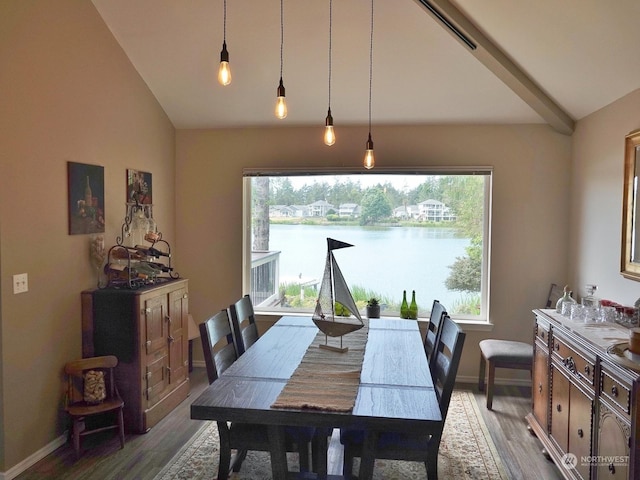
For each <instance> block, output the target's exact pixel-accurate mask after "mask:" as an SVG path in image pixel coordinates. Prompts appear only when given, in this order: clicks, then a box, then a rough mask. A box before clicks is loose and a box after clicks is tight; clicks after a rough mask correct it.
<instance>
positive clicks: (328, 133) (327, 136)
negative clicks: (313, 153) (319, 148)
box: [324, 109, 336, 147]
mask: <svg viewBox="0 0 640 480" xmlns="http://www.w3.org/2000/svg"><path fill="white" fill-rule="evenodd" d="M324 124H325V127H324V144H325V145H327V146H328V147H330V146H331V145H333V144H334V143H336V134H335V132H334V131H333V117H332V116H331V109H329V112H328V113H327V118H326V119H325V121H324Z"/></svg>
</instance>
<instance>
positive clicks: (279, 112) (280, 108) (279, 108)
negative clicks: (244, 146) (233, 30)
mask: <svg viewBox="0 0 640 480" xmlns="http://www.w3.org/2000/svg"><path fill="white" fill-rule="evenodd" d="M283 17H284V0H280V84H279V85H278V91H277V96H278V98H277V100H276V117H278V118H279V119H280V120H282V119H283V118H286V116H287V102H286V101H285V98H284V84H283V83H282V48H283V45H284V22H283Z"/></svg>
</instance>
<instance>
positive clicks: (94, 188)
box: [67, 162, 105, 235]
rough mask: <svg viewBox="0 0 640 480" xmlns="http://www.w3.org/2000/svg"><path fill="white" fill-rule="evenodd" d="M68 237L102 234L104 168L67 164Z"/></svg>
mask: <svg viewBox="0 0 640 480" xmlns="http://www.w3.org/2000/svg"><path fill="white" fill-rule="evenodd" d="M67 181H68V189H69V205H68V209H69V235H79V234H86V233H104V219H105V214H104V167H101V166H98V165H87V164H85V163H74V162H67Z"/></svg>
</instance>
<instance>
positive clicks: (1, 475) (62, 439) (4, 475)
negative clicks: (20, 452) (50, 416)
mask: <svg viewBox="0 0 640 480" xmlns="http://www.w3.org/2000/svg"><path fill="white" fill-rule="evenodd" d="M67 437H68V432H66V431H65V432H64V433H63V434H62V435H60V436H59V437H58V438H56V439H55V440H54V441H52V442H50V443H49V444H47V445H45V446H44V447H42V448H41V449H40V450H38V451H37V452H35V453H34V454H33V455H30V456H29V457H27V458H25V459H24V460H22V461H21V462H20V463H18V464H17V465H15V466H13V467H11V468H10V469H9V470H7V471H6V472H0V480H12V479H13V478H16V477H17V476H18V475H20V474H21V473H23V472H24V471H26V470H27V469H28V468H29V467H32V466H33V465H35V464H36V463H38V462H39V461H40V460H42V459H43V458H44V457H46V456H47V455H49V454H50V453H52V452H53V451H54V450H57V449H58V448H60V447H61V446H62V445H64V444H65V443H67Z"/></svg>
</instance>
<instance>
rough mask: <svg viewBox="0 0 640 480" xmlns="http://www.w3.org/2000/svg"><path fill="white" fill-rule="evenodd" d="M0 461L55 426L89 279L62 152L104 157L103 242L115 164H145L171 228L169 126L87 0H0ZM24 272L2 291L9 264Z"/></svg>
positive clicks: (98, 160)
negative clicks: (18, 284) (23, 278)
mask: <svg viewBox="0 0 640 480" xmlns="http://www.w3.org/2000/svg"><path fill="white" fill-rule="evenodd" d="M0 65H2V68H0V92H2V93H1V94H0V97H1V100H0V145H2V151H1V152H0V229H1V234H0V258H1V264H0V273H1V275H0V283H1V285H0V286H1V297H0V299H1V301H0V305H1V310H0V320H1V323H0V326H1V340H2V341H1V343H0V353H1V360H0V365H1V370H0V394H1V398H0V421H1V427H2V429H1V431H2V433H1V437H0V452H1V454H0V457H1V458H0V471H2V472H6V471H8V470H10V469H11V468H12V467H14V466H15V465H16V464H18V463H19V462H21V461H23V460H24V459H26V458H27V457H29V456H30V455H32V454H34V452H36V451H38V450H39V449H41V448H43V447H45V446H47V445H48V444H50V443H51V442H53V441H54V439H55V438H56V437H58V436H59V435H61V434H62V432H63V431H64V430H65V429H66V418H65V416H64V415H62V413H61V403H62V399H63V395H62V394H63V387H62V381H61V380H62V368H63V366H64V363H65V362H67V361H68V360H71V359H75V358H78V357H80V356H81V337H80V292H81V291H82V290H83V289H87V288H91V287H93V286H95V276H94V274H93V272H92V271H91V268H90V265H89V261H88V258H89V256H88V252H89V238H90V236H89V235H68V230H67V211H66V204H67V162H68V161H72V162H81V163H89V164H95V165H102V166H104V167H105V168H104V173H105V193H106V208H105V211H106V217H107V226H106V233H105V241H106V243H107V246H110V245H112V244H113V243H114V242H115V237H116V235H118V234H120V225H121V223H122V217H123V215H124V202H125V199H126V190H125V172H126V169H127V168H134V169H138V170H143V171H147V172H151V173H152V174H153V193H154V201H155V204H156V207H155V210H154V211H155V213H156V218H157V221H158V226H159V228H160V229H161V230H162V231H163V233H164V234H165V238H167V239H168V240H169V241H173V240H175V232H174V225H175V204H174V199H175V185H174V168H175V165H174V156H175V144H174V142H175V134H174V129H173V127H172V125H171V123H170V122H169V120H168V118H167V116H166V115H165V114H164V112H163V111H162V109H161V108H160V107H159V105H158V103H157V101H156V100H155V98H154V97H153V95H152V94H151V93H150V91H149V90H148V88H147V86H146V84H145V83H144V82H143V81H142V80H141V79H140V77H139V75H138V74H137V72H136V71H135V70H134V69H133V67H132V65H131V64H130V62H129V60H128V59H127V57H126V56H125V55H124V53H123V52H122V50H121V49H120V47H119V46H118V44H117V42H116V41H115V39H114V38H113V36H112V35H111V33H110V31H109V30H108V29H107V27H106V26H105V24H104V22H103V21H102V19H101V18H100V16H99V15H98V13H97V11H96V10H95V8H94V7H93V5H92V4H91V2H89V1H79V0H56V1H31V0H11V1H7V0H4V1H2V2H0ZM23 272H26V273H28V274H29V292H27V293H24V294H20V295H13V292H12V285H11V280H12V275H13V274H16V273H23Z"/></svg>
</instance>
